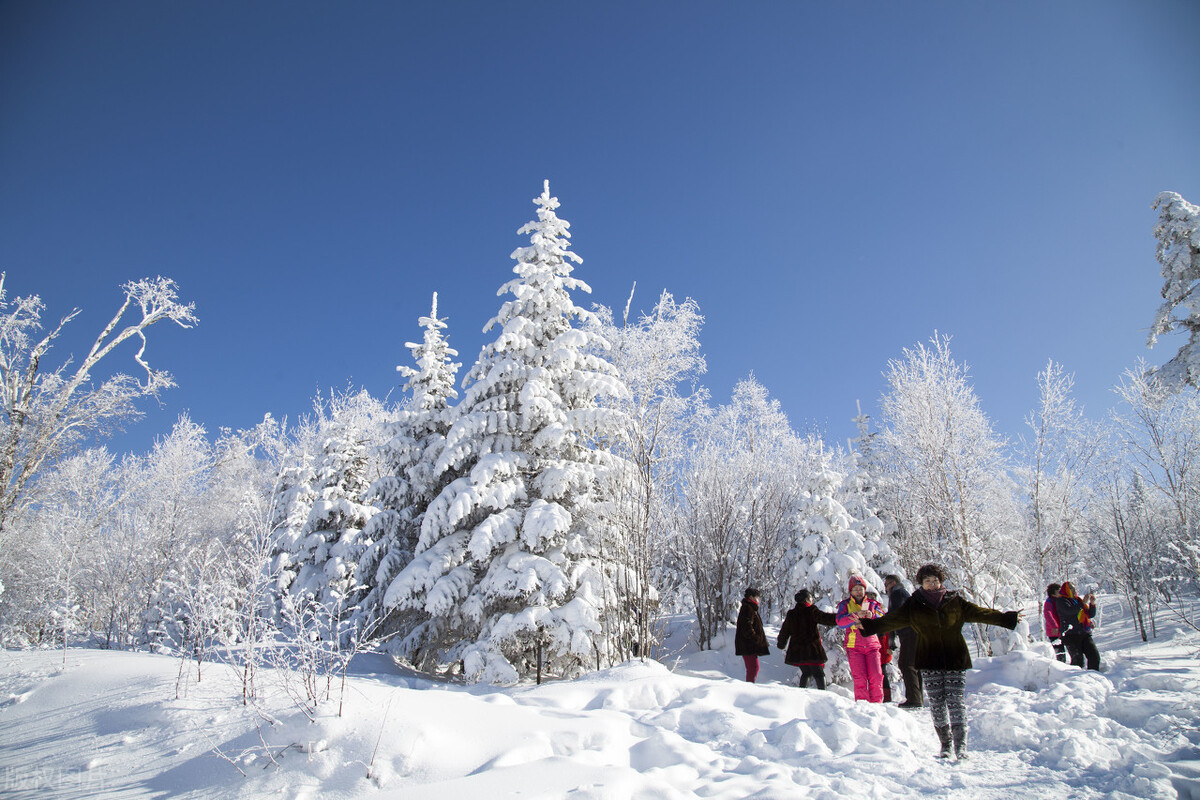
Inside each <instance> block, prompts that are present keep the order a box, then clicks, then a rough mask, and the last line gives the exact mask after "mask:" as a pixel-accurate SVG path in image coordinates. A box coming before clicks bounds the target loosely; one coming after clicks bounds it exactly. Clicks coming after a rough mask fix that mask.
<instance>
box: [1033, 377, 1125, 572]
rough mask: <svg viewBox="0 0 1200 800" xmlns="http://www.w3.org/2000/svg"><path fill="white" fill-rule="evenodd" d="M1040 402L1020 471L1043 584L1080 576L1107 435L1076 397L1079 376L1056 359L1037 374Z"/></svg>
mask: <svg viewBox="0 0 1200 800" xmlns="http://www.w3.org/2000/svg"><path fill="white" fill-rule="evenodd" d="M1037 380H1038V388H1039V390H1040V391H1039V393H1040V403H1039V404H1038V408H1037V410H1036V411H1034V412H1032V413H1030V414H1029V416H1028V417H1026V420H1025V424H1026V425H1027V426H1028V427H1029V429H1030V432H1031V433H1030V436H1029V438H1028V439H1024V440H1023V442H1022V443H1023V448H1022V449H1023V451H1024V462H1025V463H1024V465H1023V467H1022V469H1021V470H1020V475H1021V479H1022V483H1023V488H1024V491H1025V493H1026V503H1027V509H1028V510H1027V517H1028V527H1029V532H1030V536H1031V538H1032V546H1033V559H1034V564H1035V568H1036V571H1037V572H1036V578H1037V579H1038V581H1039V583H1049V582H1051V581H1052V580H1055V579H1057V581H1058V582H1061V581H1062V580H1063V578H1062V576H1064V575H1077V576H1078V575H1081V574H1083V573H1082V572H1081V568H1082V567H1083V564H1084V555H1085V549H1086V548H1085V544H1086V542H1087V541H1088V538H1089V537H1088V527H1089V510H1088V504H1089V502H1091V499H1092V494H1093V492H1092V487H1093V485H1094V483H1095V478H1096V476H1095V474H1094V469H1095V465H1096V464H1097V463H1098V457H1099V455H1100V453H1101V451H1102V449H1103V445H1104V442H1103V433H1102V431H1101V430H1100V429H1099V428H1098V427H1097V426H1095V425H1092V424H1091V423H1089V422H1088V420H1087V419H1086V418H1085V417H1084V416H1083V411H1082V410H1081V409H1079V408H1078V407H1077V406H1076V405H1075V400H1074V398H1073V397H1072V396H1071V388H1072V386H1073V385H1074V382H1075V381H1074V378H1073V377H1072V376H1071V375H1067V374H1066V373H1064V372H1063V368H1062V365H1061V364H1058V363H1056V362H1054V361H1053V360H1052V361H1050V362H1048V363H1047V364H1046V368H1045V369H1044V370H1042V371H1041V372H1039V373H1038V378H1037Z"/></svg>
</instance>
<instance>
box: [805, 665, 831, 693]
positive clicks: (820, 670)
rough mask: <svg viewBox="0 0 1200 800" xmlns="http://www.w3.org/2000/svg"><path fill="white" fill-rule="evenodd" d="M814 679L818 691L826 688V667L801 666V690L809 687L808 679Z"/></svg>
mask: <svg viewBox="0 0 1200 800" xmlns="http://www.w3.org/2000/svg"><path fill="white" fill-rule="evenodd" d="M809 678H812V679H813V680H814V681H815V682H816V684H817V688H818V689H824V688H825V667H824V666H823V665H821V664H802V665H801V666H800V688H801V689H804V688H806V687H807V686H808V679H809Z"/></svg>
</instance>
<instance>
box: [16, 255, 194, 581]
mask: <svg viewBox="0 0 1200 800" xmlns="http://www.w3.org/2000/svg"><path fill="white" fill-rule="evenodd" d="M4 281H5V275H3V274H0V413H2V416H0V550H4V549H7V548H9V547H11V546H12V544H11V542H10V541H9V538H10V537H11V536H13V535H15V534H13V533H12V531H11V527H12V526H11V520H12V518H13V517H14V516H17V515H19V514H20V513H21V512H22V511H23V510H24V509H26V508H27V507H28V505H29V504H30V503H31V502H33V501H34V499H35V498H34V495H33V494H32V493H31V491H30V490H31V488H32V487H33V485H34V484H35V483H36V478H37V476H38V475H40V474H41V473H42V471H43V470H44V469H46V468H47V467H49V466H51V465H53V464H54V463H55V461H56V460H58V459H59V458H61V457H63V456H64V455H67V454H69V453H70V452H71V451H72V449H73V448H75V447H77V446H78V445H79V444H80V442H81V441H83V440H84V438H85V437H86V436H88V435H90V434H96V433H101V434H102V433H105V432H107V431H109V430H111V429H112V428H113V427H116V426H119V425H120V424H121V423H122V422H124V421H126V420H129V419H131V418H133V417H136V416H137V415H138V413H139V412H138V410H137V407H136V405H135V403H136V401H137V400H138V399H139V398H142V397H145V396H147V395H154V396H157V395H158V393H159V392H160V391H162V390H164V389H168V388H170V387H171V386H174V385H175V384H174V381H173V380H172V378H171V376H170V375H169V374H167V373H166V372H162V371H160V370H155V369H152V368H151V367H150V365H149V364H148V363H146V361H145V360H144V355H145V352H146V330H147V329H148V328H149V327H151V326H152V325H155V324H156V323H158V322H161V321H163V320H170V321H172V322H174V323H175V324H176V325H179V326H180V327H182V328H190V327H192V326H193V325H194V324H196V314H195V307H194V306H193V305H192V304H191V303H188V304H186V305H184V304H183V303H180V302H179V299H178V295H177V289H176V286H175V283H174V281H171V280H168V279H166V278H154V279H144V280H139V281H131V282H130V283H126V284H125V285H124V286H123V287H122V290H123V291H124V293H125V299H124V302H123V303H122V304H121V306H120V308H118V309H117V312H116V313H115V314H114V315H113V317H112V319H110V320H109V322H108V324H107V325H105V327H104V328H103V330H101V332H100V334H99V335H98V336H97V337H96V339H95V341H94V342H93V343H92V345H91V348H90V349H89V350H88V352H87V354H86V355H84V356H83V357H82V358H81V359H79V360H78V362H77V363H76V364H74V365H72V363H71V360H70V359H68V360H67V361H66V362H64V363H63V364H61V365H59V366H58V367H57V368H55V369H50V367H49V362H48V354H49V352H50V350H51V349H52V347H53V346H54V344H55V342H56V341H57V340H58V339H59V337H60V336H61V335H62V333H63V330H64V328H65V327H66V326H67V325H68V324H69V323H70V322H71V321H72V320H73V319H75V317H77V316H78V315H79V313H80V312H79V309H75V310H74V311H72V312H71V313H69V314H67V315H66V316H65V317H63V318H62V319H61V320H60V321H59V323H58V325H57V326H56V327H55V328H54V329H53V330H51V331H50V332H49V333H46V334H44V335H43V334H42V318H41V317H42V311H43V310H44V308H45V304H44V303H43V302H42V299H41V298H40V297H38V296H37V295H30V296H27V297H17V298H13V299H12V300H9V299H8V297H7V294H6V292H5V288H4ZM127 314H128V315H131V316H132V317H133V320H132V321H131V322H129V323H128V324H125V326H124V327H121V325H122V324H123V321H124V320H125V319H126V317H127ZM139 314H140V318H139V317H138V315H139ZM39 337H40V338H39ZM130 339H138V340H139V341H140V342H141V347H140V348H139V349H138V351H137V353H136V354H135V355H134V360H135V361H137V363H138V365H139V366H140V367H141V368H142V369H144V370H145V371H146V377H145V380H144V381H141V382H139V381H138V380H137V379H136V378H134V377H132V376H130V375H126V374H123V373H117V374H114V375H111V376H110V377H108V378H107V379H105V380H104V381H103V382H102V383H100V384H99V385H96V384H95V383H93V380H94V379H95V377H96V373H97V372H98V371H99V370H100V368H101V364H102V362H103V361H104V359H105V358H106V357H107V356H108V355H109V354H110V353H111V352H112V351H113V350H115V349H116V348H118V347H120V346H121V345H122V344H123V343H124V342H126V341H128V340H130ZM72 366H73V367H74V368H73V369H72ZM0 577H2V576H0Z"/></svg>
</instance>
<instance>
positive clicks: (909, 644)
mask: <svg viewBox="0 0 1200 800" xmlns="http://www.w3.org/2000/svg"><path fill="white" fill-rule="evenodd" d="M916 638H917V637H916V635H912V636H910V637H907V638H906V637H901V639H900V653H899V655H897V656H896V666H897V667H899V668H900V677H901V679H903V681H904V702H905V704H906V705H910V706H923V705H925V693H924V691H922V689H921V671H920V670H919V669H917V668H916V667H914V666H913V661H914V660H915V658H916V650H917V644H916Z"/></svg>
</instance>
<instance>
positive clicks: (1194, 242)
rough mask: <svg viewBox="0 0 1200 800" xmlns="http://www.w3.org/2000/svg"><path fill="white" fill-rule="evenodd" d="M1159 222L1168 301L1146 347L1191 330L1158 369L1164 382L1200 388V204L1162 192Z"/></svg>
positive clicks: (1164, 292)
mask: <svg viewBox="0 0 1200 800" xmlns="http://www.w3.org/2000/svg"><path fill="white" fill-rule="evenodd" d="M1154 208H1155V209H1157V210H1158V224H1156V225H1155V226H1154V238H1155V239H1157V240H1158V248H1157V251H1156V255H1157V258H1158V263H1159V265H1160V266H1161V268H1162V277H1163V288H1162V297H1163V304H1162V305H1161V306H1159V309H1158V313H1157V314H1155V315H1154V324H1153V325H1151V327H1150V338H1149V339H1148V341H1147V342H1146V344H1147V346H1149V347H1153V346H1154V343H1155V342H1156V341H1157V340H1158V337H1159V336H1161V335H1162V334H1164V333H1172V332H1174V331H1179V330H1183V331H1187V334H1188V340H1187V342H1186V343H1185V344H1184V345H1183V346H1182V347H1181V348H1179V352H1178V353H1177V354H1176V355H1175V357H1174V358H1172V359H1171V360H1170V361H1168V362H1167V363H1166V364H1164V365H1163V366H1161V367H1159V368H1157V369H1156V370H1154V374H1155V375H1156V376H1157V378H1158V380H1160V381H1161V382H1162V383H1163V384H1164V385H1166V386H1168V387H1174V388H1179V387H1182V386H1192V387H1198V386H1200V292H1197V282H1198V281H1200V207H1198V206H1194V205H1192V204H1191V203H1189V202H1188V201H1187V200H1184V199H1183V197H1181V196H1180V195H1178V194H1176V193H1175V192H1163V193H1162V194H1160V195H1159V196H1158V197H1157V198H1155V200H1154Z"/></svg>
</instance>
